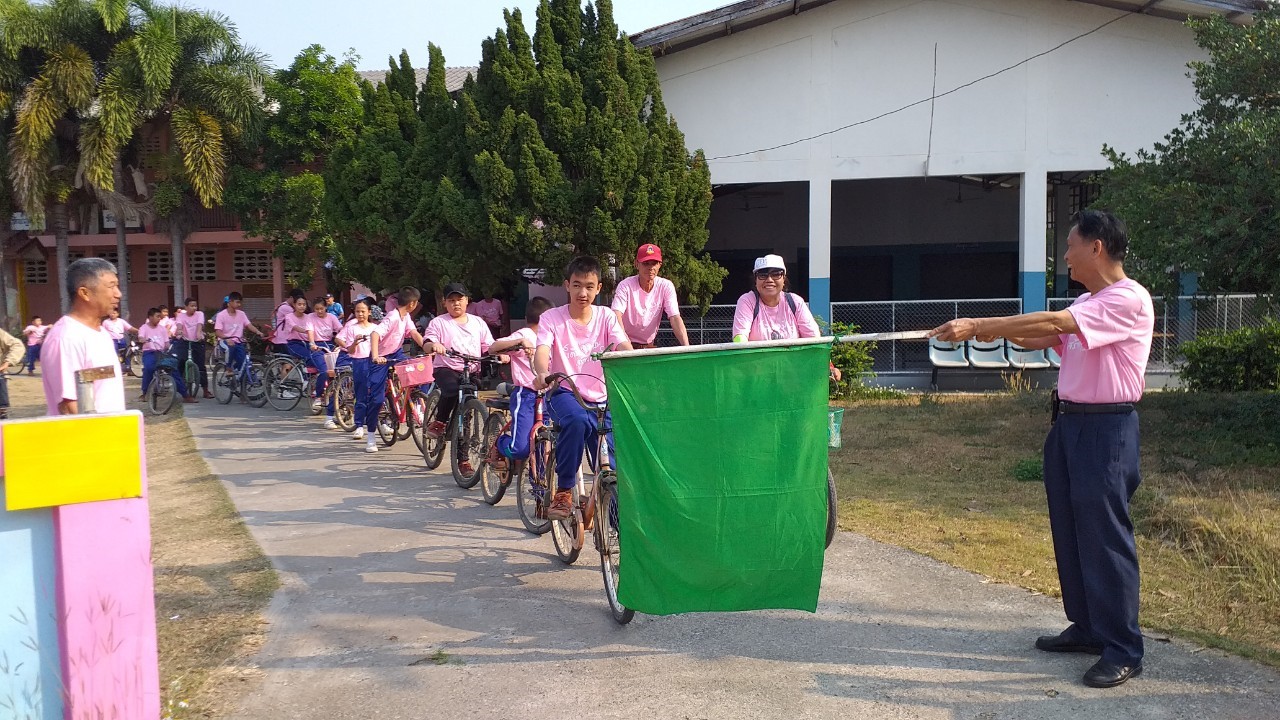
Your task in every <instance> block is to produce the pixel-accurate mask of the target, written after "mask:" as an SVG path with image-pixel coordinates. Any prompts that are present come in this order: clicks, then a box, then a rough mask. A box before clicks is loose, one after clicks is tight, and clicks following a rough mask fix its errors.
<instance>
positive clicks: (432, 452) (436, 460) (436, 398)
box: [422, 388, 448, 470]
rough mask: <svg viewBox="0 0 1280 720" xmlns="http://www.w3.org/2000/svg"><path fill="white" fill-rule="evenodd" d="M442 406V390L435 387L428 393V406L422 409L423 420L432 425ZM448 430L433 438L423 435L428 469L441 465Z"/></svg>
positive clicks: (423, 447) (423, 456)
mask: <svg viewBox="0 0 1280 720" xmlns="http://www.w3.org/2000/svg"><path fill="white" fill-rule="evenodd" d="M438 407H440V390H439V389H438V388H437V389H433V390H432V391H431V392H430V393H429V394H428V395H427V406H426V408H425V409H424V410H423V411H422V418H423V420H424V421H425V422H426V423H427V424H428V425H430V424H431V423H432V422H433V421H434V420H435V419H436V408H438ZM447 435H448V430H446V431H445V432H444V433H441V435H440V437H438V438H433V437H431V436H430V435H426V434H425V431H424V435H423V437H422V460H423V462H425V463H426V464H427V469H428V470H435V469H436V468H438V467H440V462H441V461H442V460H444V446H445V444H446V443H447V442H448V438H447Z"/></svg>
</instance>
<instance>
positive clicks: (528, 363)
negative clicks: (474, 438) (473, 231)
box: [487, 297, 551, 477]
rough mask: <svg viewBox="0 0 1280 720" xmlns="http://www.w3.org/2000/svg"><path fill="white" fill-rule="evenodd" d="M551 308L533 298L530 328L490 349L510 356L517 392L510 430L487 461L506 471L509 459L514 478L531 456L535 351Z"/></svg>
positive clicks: (526, 318) (513, 397)
mask: <svg viewBox="0 0 1280 720" xmlns="http://www.w3.org/2000/svg"><path fill="white" fill-rule="evenodd" d="M550 309H551V302H550V301H548V300H547V299H546V298H544V297H535V298H531V299H530V300H529V304H528V305H527V306H525V313H524V321H525V322H526V323H527V325H526V326H525V327H522V328H520V329H519V330H517V331H515V332H513V333H511V334H510V335H508V336H506V337H504V338H502V339H500V340H497V341H495V342H494V343H493V344H492V345H490V346H489V352H491V353H508V354H509V355H510V357H511V382H512V384H513V385H515V390H514V391H513V392H512V393H511V429H510V431H509V432H508V433H507V434H504V435H502V436H501V437H499V438H498V442H496V443H495V444H494V446H493V447H492V448H490V449H489V457H488V458H487V459H488V462H489V465H490V466H491V467H493V468H494V469H496V470H499V471H502V470H505V469H506V462H507V460H508V459H510V460H512V461H514V462H515V464H516V467H515V468H514V471H513V472H512V473H511V476H513V477H514V476H517V475H519V470H520V468H521V467H522V465H521V464H522V463H523V462H524V461H525V460H526V459H528V457H529V432H530V431H531V430H532V429H533V411H534V406H535V405H536V404H537V402H538V391H537V390H534V388H533V385H534V376H533V352H534V350H536V349H537V347H538V327H539V322H540V321H541V319H542V314H543V313H544V312H546V311H547V310H550Z"/></svg>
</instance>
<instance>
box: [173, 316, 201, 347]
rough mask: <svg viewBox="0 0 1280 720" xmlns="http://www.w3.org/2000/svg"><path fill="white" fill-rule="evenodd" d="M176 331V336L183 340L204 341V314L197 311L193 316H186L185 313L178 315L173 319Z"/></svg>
mask: <svg viewBox="0 0 1280 720" xmlns="http://www.w3.org/2000/svg"><path fill="white" fill-rule="evenodd" d="M173 323H174V325H175V326H176V327H177V328H178V329H177V336H178V337H180V338H182V339H183V340H191V341H193V342H194V341H199V340H203V339H204V312H202V311H200V310H197V311H196V314H195V315H188V314H187V313H186V311H185V310H184V311H182V312H180V313H178V316H177V317H175V318H174V319H173Z"/></svg>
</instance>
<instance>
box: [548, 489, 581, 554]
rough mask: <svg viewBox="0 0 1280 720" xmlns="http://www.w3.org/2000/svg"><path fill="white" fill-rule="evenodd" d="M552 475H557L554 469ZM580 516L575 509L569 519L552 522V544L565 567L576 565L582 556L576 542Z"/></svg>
mask: <svg viewBox="0 0 1280 720" xmlns="http://www.w3.org/2000/svg"><path fill="white" fill-rule="evenodd" d="M552 473H553V474H554V473H555V469H554V468H553V469H552ZM553 485H554V483H553ZM575 492H576V491H575ZM579 515H580V513H579V512H578V510H577V508H574V512H573V513H571V514H570V515H569V517H567V518H565V519H563V520H552V521H551V542H552V544H554V545H555V546H556V557H558V558H560V562H562V563H564V564H565V565H572V564H574V563H575V562H577V561H578V556H579V555H581V554H582V548H581V547H578V544H577V542H576V539H577V537H578V525H579V524H580V523H581V522H582V521H581V520H579V519H578V517H579Z"/></svg>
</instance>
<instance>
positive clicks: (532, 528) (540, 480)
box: [516, 427, 556, 535]
mask: <svg viewBox="0 0 1280 720" xmlns="http://www.w3.org/2000/svg"><path fill="white" fill-rule="evenodd" d="M549 435H550V434H549V433H548V432H547V431H546V429H545V428H542V427H539V428H538V429H537V430H536V432H535V435H534V439H533V443H532V445H531V447H530V448H529V459H528V460H526V461H525V463H524V472H522V473H521V474H520V477H518V478H516V512H517V513H518V514H519V515H520V522H521V523H523V524H524V529H525V530H528V531H529V532H531V533H533V534H534V535H542V534H544V533H546V532H547V531H548V530H550V529H551V521H550V520H548V519H547V506H548V505H550V504H551V488H552V487H554V486H555V472H556V470H555V468H556V463H555V455H554V451H553V450H552V448H551V438H550V436H549Z"/></svg>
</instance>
